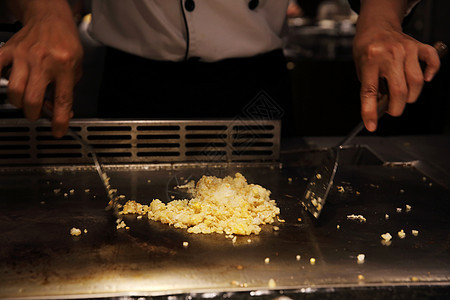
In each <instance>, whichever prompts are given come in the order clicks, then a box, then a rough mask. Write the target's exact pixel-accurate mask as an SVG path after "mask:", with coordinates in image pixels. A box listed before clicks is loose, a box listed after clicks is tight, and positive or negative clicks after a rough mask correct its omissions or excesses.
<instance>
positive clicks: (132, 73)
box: [98, 48, 292, 133]
mask: <svg viewBox="0 0 450 300" xmlns="http://www.w3.org/2000/svg"><path fill="white" fill-rule="evenodd" d="M103 76H104V77H103V81H102V85H101V90H100V99H99V103H98V105H99V106H98V115H99V117H106V118H145V119H192V118H195V119H211V118H266V119H280V118H282V119H283V128H284V130H283V132H285V133H286V132H288V130H286V129H288V128H290V126H289V119H290V117H289V116H290V112H291V111H292V97H291V88H290V80H289V74H288V72H287V70H286V62H285V58H284V56H283V53H282V50H275V51H272V52H270V53H266V54H263V55H259V56H255V57H250V58H237V59H226V60H222V61H219V62H214V63H205V62H200V61H198V60H189V61H184V62H167V61H155V60H149V59H144V58H141V57H137V56H134V55H131V54H127V53H124V52H122V51H118V50H115V49H112V48H108V49H107V50H106V57H105V69H104V75H103ZM261 103H262V105H261Z"/></svg>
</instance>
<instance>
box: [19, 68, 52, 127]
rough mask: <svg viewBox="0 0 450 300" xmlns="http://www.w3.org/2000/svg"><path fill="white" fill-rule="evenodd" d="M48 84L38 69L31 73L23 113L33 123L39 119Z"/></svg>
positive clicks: (24, 98)
mask: <svg viewBox="0 0 450 300" xmlns="http://www.w3.org/2000/svg"><path fill="white" fill-rule="evenodd" d="M48 84H49V80H48V79H47V77H46V76H45V75H44V74H42V72H40V71H38V70H37V69H36V68H35V69H33V70H31V71H30V77H29V78H28V83H27V86H26V88H25V94H24V97H23V112H24V114H25V117H26V118H27V119H29V120H32V121H35V120H37V119H39V117H40V115H41V110H42V104H43V102H44V96H45V90H46V88H47V86H48Z"/></svg>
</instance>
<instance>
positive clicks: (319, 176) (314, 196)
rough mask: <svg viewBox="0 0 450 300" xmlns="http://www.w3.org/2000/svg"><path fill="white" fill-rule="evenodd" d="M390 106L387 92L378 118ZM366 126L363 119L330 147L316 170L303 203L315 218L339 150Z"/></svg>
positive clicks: (325, 194)
mask: <svg viewBox="0 0 450 300" xmlns="http://www.w3.org/2000/svg"><path fill="white" fill-rule="evenodd" d="M387 106H388V96H387V95H386V94H385V95H383V97H382V98H381V99H380V100H379V102H378V107H377V111H378V118H381V117H382V116H383V115H384V114H385V112H386V110H387ZM363 128H364V122H363V121H361V122H360V123H359V124H358V125H357V126H356V127H355V128H353V130H352V131H351V132H350V133H349V134H348V135H347V136H346V137H345V138H344V139H343V140H342V141H340V142H339V143H338V144H337V145H336V146H334V147H331V148H328V149H327V153H326V155H325V158H324V159H323V160H322V161H321V164H320V166H319V167H318V168H317V169H316V170H315V172H314V175H313V177H312V178H311V179H310V180H309V182H308V185H307V187H306V191H305V194H304V196H303V199H302V205H303V206H304V207H305V209H306V210H308V211H309V212H310V213H311V214H312V215H313V216H314V217H315V218H318V217H319V215H320V212H321V211H322V209H323V206H324V205H325V200H326V199H327V196H328V193H329V191H330V189H331V187H332V185H333V180H334V176H335V175H336V170H337V167H338V164H339V152H340V150H341V149H342V147H343V146H345V145H347V144H348V143H349V142H350V141H351V140H352V139H353V138H354V137H355V136H356V135H357V134H358V133H360V132H361V130H362V129H363Z"/></svg>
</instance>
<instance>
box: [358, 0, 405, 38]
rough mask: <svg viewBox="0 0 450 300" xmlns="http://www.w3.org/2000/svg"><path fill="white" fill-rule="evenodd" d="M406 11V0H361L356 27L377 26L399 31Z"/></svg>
mask: <svg viewBox="0 0 450 300" xmlns="http://www.w3.org/2000/svg"><path fill="white" fill-rule="evenodd" d="M407 11H408V0H361V10H360V14H359V19H358V24H357V29H358V27H366V26H371V27H373V26H377V27H384V28H389V29H393V30H396V31H401V30H402V21H403V18H404V16H405V15H406V13H407Z"/></svg>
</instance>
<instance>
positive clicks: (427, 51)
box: [419, 44, 441, 81]
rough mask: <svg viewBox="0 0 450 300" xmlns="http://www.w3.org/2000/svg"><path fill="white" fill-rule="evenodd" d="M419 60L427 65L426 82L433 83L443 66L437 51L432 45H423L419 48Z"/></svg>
mask: <svg viewBox="0 0 450 300" xmlns="http://www.w3.org/2000/svg"><path fill="white" fill-rule="evenodd" d="M419 59H420V60H421V61H423V62H424V63H425V64H426V68H425V71H424V72H423V73H424V78H425V81H431V80H432V79H433V77H434V75H436V73H437V71H438V70H439V68H440V66H441V61H440V59H439V55H438V53H437V51H436V49H435V48H434V47H432V46H430V45H425V44H423V45H421V46H420V47H419Z"/></svg>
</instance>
